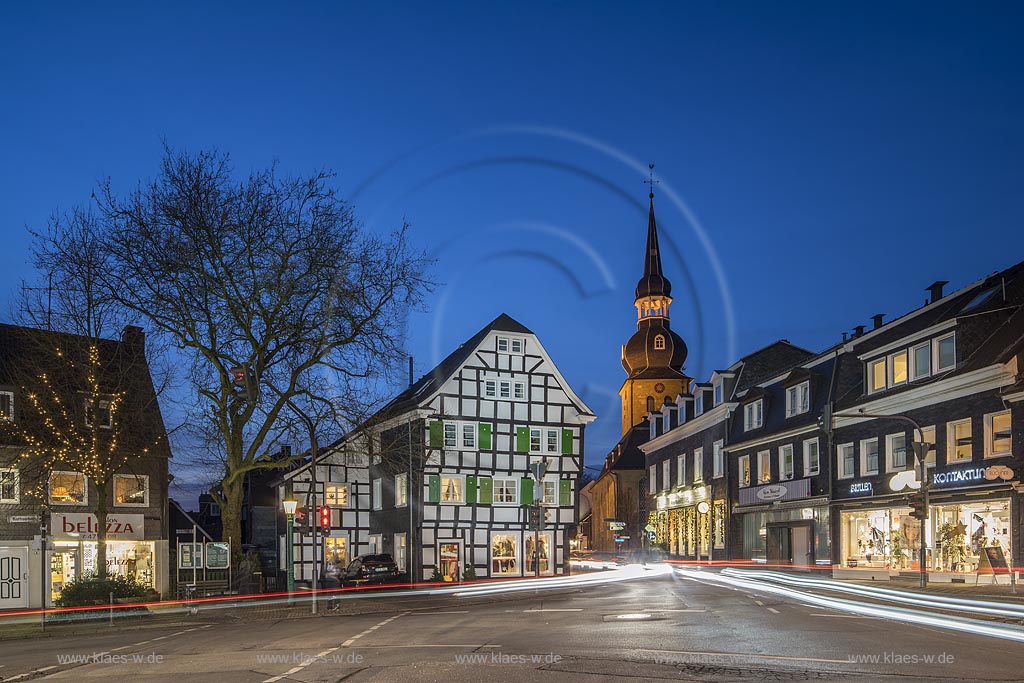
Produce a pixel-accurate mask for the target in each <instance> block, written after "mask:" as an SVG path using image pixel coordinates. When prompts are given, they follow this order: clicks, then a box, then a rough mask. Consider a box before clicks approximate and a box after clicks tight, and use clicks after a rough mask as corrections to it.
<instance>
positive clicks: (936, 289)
mask: <svg viewBox="0 0 1024 683" xmlns="http://www.w3.org/2000/svg"><path fill="white" fill-rule="evenodd" d="M948 284H949V281H948V280H936V281H935V282H933V283H931V284H930V285H928V287H927V289H928V291H929V292H930V293H931V301H929V302H928V303H932V304H933V303H935V302H936V301H938V300H939V299H941V298H942V288H943V287H945V286H946V285H948Z"/></svg>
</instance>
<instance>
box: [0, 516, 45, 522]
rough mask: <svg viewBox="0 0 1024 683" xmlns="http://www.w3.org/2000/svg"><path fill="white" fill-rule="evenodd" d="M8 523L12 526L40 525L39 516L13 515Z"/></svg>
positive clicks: (8, 519)
mask: <svg viewBox="0 0 1024 683" xmlns="http://www.w3.org/2000/svg"><path fill="white" fill-rule="evenodd" d="M7 521H8V522H10V523H11V524H38V523H39V515H11V516H10V517H8V518H7Z"/></svg>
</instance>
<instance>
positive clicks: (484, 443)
mask: <svg viewBox="0 0 1024 683" xmlns="http://www.w3.org/2000/svg"><path fill="white" fill-rule="evenodd" d="M477 433H478V434H479V437H480V438H478V439H477V446H478V447H479V449H480V450H481V451H489V450H491V425H489V424H487V423H486V422H481V423H480V426H479V427H478V428H477Z"/></svg>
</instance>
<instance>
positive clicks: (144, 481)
mask: <svg viewBox="0 0 1024 683" xmlns="http://www.w3.org/2000/svg"><path fill="white" fill-rule="evenodd" d="M114 505H124V506H126V507H146V506H147V505H149V477H147V476H146V475H144V474H142V475H138V474H115V475H114Z"/></svg>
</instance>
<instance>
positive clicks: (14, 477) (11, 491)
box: [0, 467, 19, 503]
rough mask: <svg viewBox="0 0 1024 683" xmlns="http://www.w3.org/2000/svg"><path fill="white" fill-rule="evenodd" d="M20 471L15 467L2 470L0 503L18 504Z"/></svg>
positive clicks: (0, 476) (0, 475) (0, 471)
mask: <svg viewBox="0 0 1024 683" xmlns="http://www.w3.org/2000/svg"><path fill="white" fill-rule="evenodd" d="M18 483H19V482H18V470H16V469H14V468H13V467H11V468H8V467H5V468H2V469H0V503H17V502H18Z"/></svg>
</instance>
